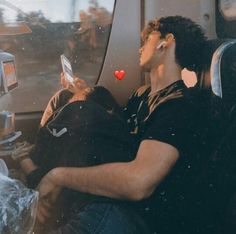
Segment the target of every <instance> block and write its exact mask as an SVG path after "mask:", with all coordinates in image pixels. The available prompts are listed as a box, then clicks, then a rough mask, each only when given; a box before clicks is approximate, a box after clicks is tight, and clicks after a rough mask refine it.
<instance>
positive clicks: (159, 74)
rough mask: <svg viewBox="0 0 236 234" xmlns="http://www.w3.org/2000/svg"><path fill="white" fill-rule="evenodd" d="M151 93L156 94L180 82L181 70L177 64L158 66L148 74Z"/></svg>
mask: <svg viewBox="0 0 236 234" xmlns="http://www.w3.org/2000/svg"><path fill="white" fill-rule="evenodd" d="M150 78H151V93H153V92H157V91H159V90H162V89H164V88H166V87H167V86H169V85H171V84H172V83H174V82H176V81H178V80H181V79H182V78H181V68H180V67H179V66H178V65H177V64H172V65H170V64H169V65H160V66H159V67H157V68H153V69H152V70H151V72H150Z"/></svg>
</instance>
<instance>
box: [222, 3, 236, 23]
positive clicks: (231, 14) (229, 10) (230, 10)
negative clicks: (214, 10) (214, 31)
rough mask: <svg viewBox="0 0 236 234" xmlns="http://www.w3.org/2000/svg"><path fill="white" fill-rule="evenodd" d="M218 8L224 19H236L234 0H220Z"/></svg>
mask: <svg viewBox="0 0 236 234" xmlns="http://www.w3.org/2000/svg"><path fill="white" fill-rule="evenodd" d="M219 9H220V12H221V14H222V15H223V17H224V18H225V19H226V20H235V19H236V0H220V1H219Z"/></svg>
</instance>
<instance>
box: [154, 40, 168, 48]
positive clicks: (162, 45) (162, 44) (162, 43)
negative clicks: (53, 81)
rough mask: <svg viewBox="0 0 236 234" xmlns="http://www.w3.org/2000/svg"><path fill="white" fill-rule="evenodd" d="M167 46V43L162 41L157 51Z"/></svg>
mask: <svg viewBox="0 0 236 234" xmlns="http://www.w3.org/2000/svg"><path fill="white" fill-rule="evenodd" d="M165 45H166V41H162V42H161V43H160V44H159V45H158V46H157V48H156V49H157V50H159V49H161V48H163V47H164V46H165Z"/></svg>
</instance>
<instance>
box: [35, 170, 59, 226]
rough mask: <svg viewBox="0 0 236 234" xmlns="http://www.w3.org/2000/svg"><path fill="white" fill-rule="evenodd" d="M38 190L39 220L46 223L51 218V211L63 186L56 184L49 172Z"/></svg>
mask: <svg viewBox="0 0 236 234" xmlns="http://www.w3.org/2000/svg"><path fill="white" fill-rule="evenodd" d="M37 190H38V191H39V203H38V210H37V220H38V222H40V223H44V222H45V221H46V220H47V218H49V217H50V213H51V209H52V208H53V205H54V204H55V202H56V200H57V198H58V196H59V194H60V191H61V186H58V185H57V184H56V183H55V181H54V180H53V174H52V173H51V172H49V173H48V174H46V175H45V176H44V177H43V179H42V180H41V181H40V183H39V185H38V187H37Z"/></svg>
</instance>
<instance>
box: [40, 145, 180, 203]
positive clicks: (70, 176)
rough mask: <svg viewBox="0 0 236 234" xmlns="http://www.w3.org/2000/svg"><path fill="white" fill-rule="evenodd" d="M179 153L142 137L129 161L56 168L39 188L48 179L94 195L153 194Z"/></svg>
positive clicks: (44, 191) (132, 196) (126, 196)
mask: <svg viewBox="0 0 236 234" xmlns="http://www.w3.org/2000/svg"><path fill="white" fill-rule="evenodd" d="M178 157H179V153H178V150H177V149H176V148H174V147H173V146H171V145H169V144H166V143H163V142H159V141H156V140H144V141H143V142H142V143H141V145H140V147H139V150H138V153H137V156H136V159H135V160H133V161H131V162H128V163H127V162H125V163H109V164H103V165H99V166H94V167H88V168H55V169H53V170H52V171H51V172H49V174H47V175H46V177H45V178H44V179H43V180H42V182H41V183H40V185H39V191H40V194H41V195H42V196H44V195H46V194H47V193H49V190H50V186H41V185H44V184H47V183H48V184H50V183H51V184H52V185H53V186H56V187H57V186H58V187H67V188H72V189H75V190H78V191H81V192H86V193H92V194H96V195H103V196H107V197H112V198H119V199H129V200H141V199H143V198H146V197H148V196H150V195H151V194H152V192H153V191H154V189H155V188H156V187H157V186H158V185H159V184H160V182H161V181H162V180H163V179H164V178H165V176H166V175H167V174H168V173H169V171H170V170H171V168H172V167H173V166H174V164H175V163H176V161H177V159H178ZM40 187H41V188H40ZM44 188H46V189H44ZM47 190H48V191H47Z"/></svg>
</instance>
